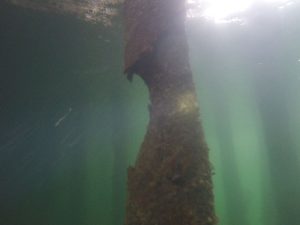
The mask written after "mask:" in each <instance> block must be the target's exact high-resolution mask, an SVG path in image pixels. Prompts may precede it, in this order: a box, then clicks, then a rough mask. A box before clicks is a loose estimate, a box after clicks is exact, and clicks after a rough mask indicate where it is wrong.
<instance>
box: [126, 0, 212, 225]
mask: <svg viewBox="0 0 300 225" xmlns="http://www.w3.org/2000/svg"><path fill="white" fill-rule="evenodd" d="M184 3H185V2H184V1H182V0H176V1H174V0H166V1H161V0H151V1H150V0H143V1H137V0H127V1H125V8H124V9H125V44H126V47H125V73H126V74H127V76H128V78H129V79H130V80H131V79H132V76H133V74H138V75H139V76H140V77H141V78H142V79H143V80H144V82H145V84H146V85H147V87H148V89H149V97H150V104H149V112H150V121H149V124H148V128H147V133H146V135H145V137H144V142H143V144H142V146H141V148H140V152H139V155H138V157H137V160H136V163H135V165H134V167H130V168H129V169H128V199H127V209H126V210H127V211H126V221H125V224H126V225H157V224H159V225H171V224H172V225H186V224H189V225H196V224H197V225H213V224H216V217H215V214H214V203H213V191H212V179H211V175H212V172H211V165H210V162H209V160H208V147H207V145H206V142H205V139H204V134H203V130H202V126H201V123H200V121H199V109H198V104H197V97H196V90H195V86H194V82H193V78H192V73H191V69H190V65H189V57H188V45H187V40H186V36H185V26H184V21H185V15H186V13H185V7H184Z"/></svg>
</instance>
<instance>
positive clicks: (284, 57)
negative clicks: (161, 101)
mask: <svg viewBox="0 0 300 225" xmlns="http://www.w3.org/2000/svg"><path fill="white" fill-rule="evenodd" d="M299 12H300V5H299V3H294V5H293V7H290V8H288V9H287V10H285V11H280V10H277V9H274V8H255V9H253V11H252V12H251V11H250V12H248V14H249V15H247V23H245V24H242V25H241V24H236V23H228V24H226V23H225V24H213V23H211V22H207V21H204V20H203V19H194V20H191V21H189V22H188V23H187V35H188V39H189V44H190V58H191V65H192V68H193V71H194V78H195V82H196V85H197V90H198V95H199V102H200V107H201V119H202V121H203V124H204V127H205V133H206V138H207V142H208V144H209V146H210V154H211V161H212V162H213V164H214V170H215V176H214V185H215V196H216V209H217V214H218V217H219V219H220V223H219V224H220V225H241V224H242V225H299V224H300V217H299V215H298V213H299V211H300V201H299V200H300V141H299V136H300V101H299V99H300V62H299V61H300V42H299V40H300V26H299V21H300V16H299V15H300V13H299ZM122 48H123V46H122V28H121V25H116V26H115V27H113V28H110V29H107V28H103V27H101V26H97V25H92V24H87V23H85V22H81V21H79V20H76V19H74V18H71V17H67V16H60V15H47V14H43V13H34V12H32V11H28V10H23V9H17V8H14V7H8V6H4V5H1V7H0V115H1V116H0V124H1V126H0V224H1V225H121V224H122V222H123V218H124V207H125V206H124V204H125V198H126V197H125V193H126V192H125V190H126V168H127V167H128V165H130V164H133V162H134V159H135V157H136V154H137V151H138V148H139V146H140V144H141V142H142V140H143V136H144V133H145V130H146V125H147V121H148V111H147V105H148V96H147V90H146V88H145V86H144V84H143V83H142V81H141V80H140V79H139V78H137V77H135V79H134V82H133V83H129V82H128V81H127V80H126V79H125V77H124V76H123V75H122Z"/></svg>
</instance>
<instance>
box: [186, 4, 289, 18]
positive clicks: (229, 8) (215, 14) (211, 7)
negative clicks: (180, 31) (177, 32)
mask: <svg viewBox="0 0 300 225" xmlns="http://www.w3.org/2000/svg"><path fill="white" fill-rule="evenodd" d="M293 3H294V1H293V0H187V4H188V8H189V10H188V17H189V18H196V17H203V18H205V19H207V20H210V21H214V22H215V23H232V22H241V19H239V17H238V15H241V14H242V13H244V12H246V11H247V10H249V9H250V8H251V7H252V6H254V4H267V5H270V6H273V7H274V6H275V7H277V8H278V9H283V8H285V7H287V6H290V5H292V4H293Z"/></svg>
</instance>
